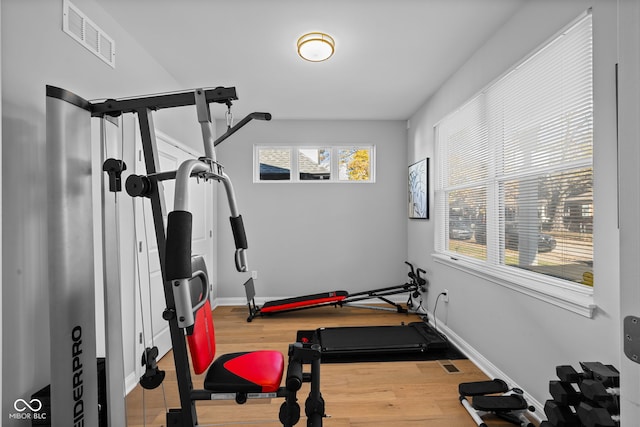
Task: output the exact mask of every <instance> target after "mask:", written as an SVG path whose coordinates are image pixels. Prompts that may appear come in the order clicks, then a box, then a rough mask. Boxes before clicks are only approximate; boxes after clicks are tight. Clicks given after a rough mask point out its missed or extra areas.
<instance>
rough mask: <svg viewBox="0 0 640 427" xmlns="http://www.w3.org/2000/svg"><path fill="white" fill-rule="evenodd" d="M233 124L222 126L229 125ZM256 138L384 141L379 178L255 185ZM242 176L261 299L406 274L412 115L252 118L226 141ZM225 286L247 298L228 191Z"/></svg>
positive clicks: (358, 286) (224, 150)
mask: <svg viewBox="0 0 640 427" xmlns="http://www.w3.org/2000/svg"><path fill="white" fill-rule="evenodd" d="M224 129H225V126H224V124H221V123H219V124H218V130H219V131H221V132H222V131H224ZM254 144H274V145H316V146H318V145H321V144H326V145H339V144H374V145H375V146H376V162H377V171H376V182H375V183H374V184H361V183H360V184H358V183H349V184H347V183H328V182H322V183H318V182H315V183H282V182H278V183H275V182H271V183H255V184H254V183H253V146H254ZM218 154H219V160H220V162H221V163H222V164H223V165H224V166H225V170H226V172H227V173H228V174H229V176H230V177H231V179H232V180H233V183H234V186H235V191H236V195H237V198H238V204H239V208H240V212H241V214H242V215H243V218H244V222H245V228H246V231H247V239H248V244H249V250H248V255H249V268H250V269H251V270H257V271H258V280H257V281H256V292H257V294H258V296H259V297H271V298H273V297H285V296H296V295H304V294H308V293H315V292H322V291H332V290H338V289H344V290H347V291H349V292H356V291H360V290H367V289H373V288H379V287H382V286H390V285H393V284H400V283H403V282H404V279H405V277H406V266H405V265H404V261H405V260H406V253H407V235H406V233H407V231H406V227H405V226H404V219H405V218H406V217H407V207H406V205H407V202H406V200H407V183H406V180H407V167H406V122H404V121H287V120H282V121H279V120H277V118H274V120H273V121H271V122H251V123H250V124H249V125H247V126H246V128H244V129H242V130H240V131H239V132H238V133H236V134H235V135H234V136H233V138H232V139H229V140H228V141H227V142H225V143H224V144H221V145H219V146H218ZM218 203H219V204H220V208H219V211H218V212H219V215H218V227H217V228H218V230H217V233H218V236H217V237H218V239H217V241H218V259H219V262H218V268H219V272H218V280H219V282H218V290H219V296H220V297H222V298H233V297H241V299H240V300H235V302H243V298H244V289H243V287H242V286H241V285H242V283H244V280H245V279H246V278H247V275H242V274H238V273H236V272H235V267H234V263H233V258H232V257H233V252H234V243H233V238H232V235H231V231H230V226H229V219H228V217H229V210H228V208H227V207H226V203H227V202H226V199H225V195H224V192H223V191H220V192H219V194H218Z"/></svg>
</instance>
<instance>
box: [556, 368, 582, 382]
mask: <svg viewBox="0 0 640 427" xmlns="http://www.w3.org/2000/svg"><path fill="white" fill-rule="evenodd" d="M556 375H557V376H558V379H560V381H562V382H565V383H573V384H577V383H579V382H580V381H582V378H583V375H582V374H579V373H578V371H576V370H575V369H574V367H573V366H571V365H560V366H556Z"/></svg>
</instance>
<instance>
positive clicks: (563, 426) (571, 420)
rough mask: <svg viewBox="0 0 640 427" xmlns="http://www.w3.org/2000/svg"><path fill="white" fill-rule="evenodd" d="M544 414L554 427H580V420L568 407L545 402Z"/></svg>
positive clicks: (551, 401) (550, 401)
mask: <svg viewBox="0 0 640 427" xmlns="http://www.w3.org/2000/svg"><path fill="white" fill-rule="evenodd" d="M544 413H545V414H546V416H547V419H548V420H549V422H550V423H551V424H552V425H554V426H555V427H581V424H580V419H579V418H578V416H577V415H576V414H575V413H574V412H573V411H572V410H571V408H570V407H568V406H564V405H559V404H558V403H557V402H554V401H553V400H547V401H546V402H545V404H544Z"/></svg>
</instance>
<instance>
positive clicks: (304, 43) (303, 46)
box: [298, 33, 336, 62]
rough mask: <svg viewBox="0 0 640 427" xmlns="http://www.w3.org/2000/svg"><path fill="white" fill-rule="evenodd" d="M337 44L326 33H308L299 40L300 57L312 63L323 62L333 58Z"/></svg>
mask: <svg viewBox="0 0 640 427" xmlns="http://www.w3.org/2000/svg"><path fill="white" fill-rule="evenodd" d="M335 46H336V42H335V41H334V40H333V37H331V36H330V35H328V34H325V33H307V34H305V35H303V36H302V37H300V38H299V39H298V55H300V57H301V58H302V59H304V60H307V61H310V62H322V61H326V60H327V59H329V58H331V56H332V55H333V52H334V51H335Z"/></svg>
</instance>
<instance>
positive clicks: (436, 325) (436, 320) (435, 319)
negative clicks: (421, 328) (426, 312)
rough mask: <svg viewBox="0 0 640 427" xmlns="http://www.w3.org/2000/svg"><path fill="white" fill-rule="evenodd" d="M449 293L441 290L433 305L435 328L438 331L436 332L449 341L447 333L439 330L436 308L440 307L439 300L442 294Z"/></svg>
mask: <svg viewBox="0 0 640 427" xmlns="http://www.w3.org/2000/svg"><path fill="white" fill-rule="evenodd" d="M446 295H447V293H446V292H440V293H439V294H438V296H437V297H436V303H435V304H434V306H433V329H434V330H435V331H436V333H437V334H438V335H440V336H441V337H442V338H444V339H445V340H447V341H448V338H447V336H446V335H445V334H443V333H442V332H440V331H438V324H437V323H438V318H437V317H436V310H437V309H438V300H440V297H441V296H446Z"/></svg>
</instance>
